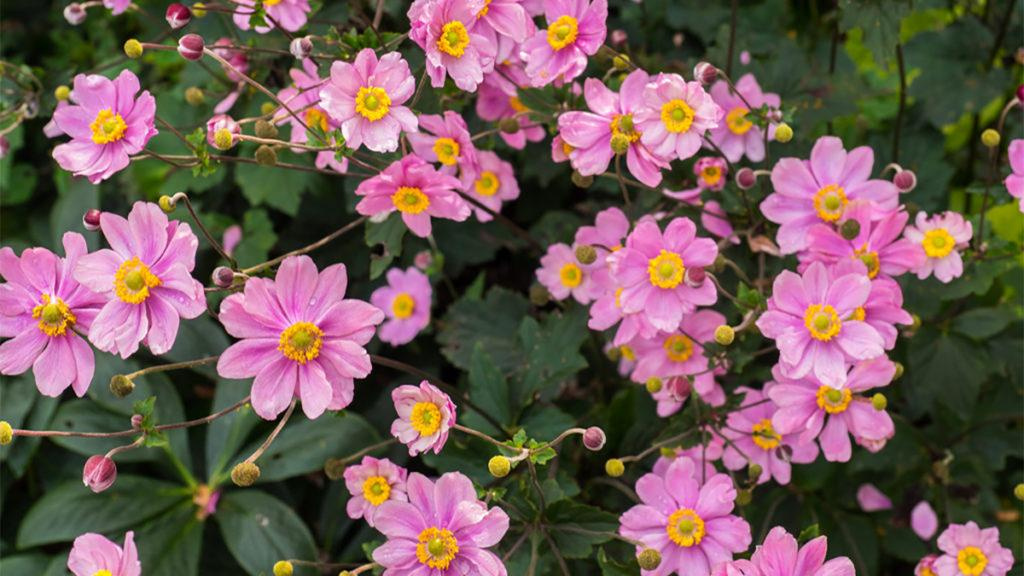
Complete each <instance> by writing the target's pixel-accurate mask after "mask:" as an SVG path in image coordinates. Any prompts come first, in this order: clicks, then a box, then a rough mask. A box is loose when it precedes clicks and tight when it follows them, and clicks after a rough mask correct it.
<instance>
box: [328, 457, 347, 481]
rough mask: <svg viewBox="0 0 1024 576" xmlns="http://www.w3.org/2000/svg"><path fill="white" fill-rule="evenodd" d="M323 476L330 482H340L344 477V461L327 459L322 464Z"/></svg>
mask: <svg viewBox="0 0 1024 576" xmlns="http://www.w3.org/2000/svg"><path fill="white" fill-rule="evenodd" d="M324 474H326V475H327V478H328V479H330V480H341V479H342V478H344V476H345V461H344V460H342V459H340V458H328V459H327V461H326V462H324Z"/></svg>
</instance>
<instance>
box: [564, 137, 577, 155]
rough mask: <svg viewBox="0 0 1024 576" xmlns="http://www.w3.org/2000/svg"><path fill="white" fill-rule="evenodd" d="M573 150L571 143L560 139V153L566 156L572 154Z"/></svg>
mask: <svg viewBox="0 0 1024 576" xmlns="http://www.w3.org/2000/svg"><path fill="white" fill-rule="evenodd" d="M573 150H575V148H573V147H572V144H569V143H568V142H566V141H565V140H562V154H565V155H566V156H568V155H569V154H572V151H573Z"/></svg>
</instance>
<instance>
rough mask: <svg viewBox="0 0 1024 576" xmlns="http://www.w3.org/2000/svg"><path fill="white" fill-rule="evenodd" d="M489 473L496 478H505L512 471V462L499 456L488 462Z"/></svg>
mask: <svg viewBox="0 0 1024 576" xmlns="http://www.w3.org/2000/svg"><path fill="white" fill-rule="evenodd" d="M487 471H488V472H490V473H491V476H494V477H495V478H504V477H505V476H508V473H509V472H511V471H512V462H510V461H509V459H508V458H506V457H504V456H502V455H500V454H499V455H497V456H494V457H492V458H491V459H490V460H488V461H487Z"/></svg>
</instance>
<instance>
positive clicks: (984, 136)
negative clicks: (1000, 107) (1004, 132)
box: [981, 128, 1000, 148]
mask: <svg viewBox="0 0 1024 576" xmlns="http://www.w3.org/2000/svg"><path fill="white" fill-rule="evenodd" d="M999 140H1000V138H999V132H996V131H995V130H993V129H992V128H987V129H985V131H984V132H982V133H981V143H982V144H984V145H985V146H988V147H989V148H995V147H996V146H999Z"/></svg>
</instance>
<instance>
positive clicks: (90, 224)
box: [82, 208, 102, 232]
mask: <svg viewBox="0 0 1024 576" xmlns="http://www.w3.org/2000/svg"><path fill="white" fill-rule="evenodd" d="M100 214H102V212H100V211H99V210H97V209H95V208H89V209H88V210H86V211H85V214H83V215H82V226H85V229H86V230H88V231H90V232H95V231H96V230H99V229H100Z"/></svg>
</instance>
